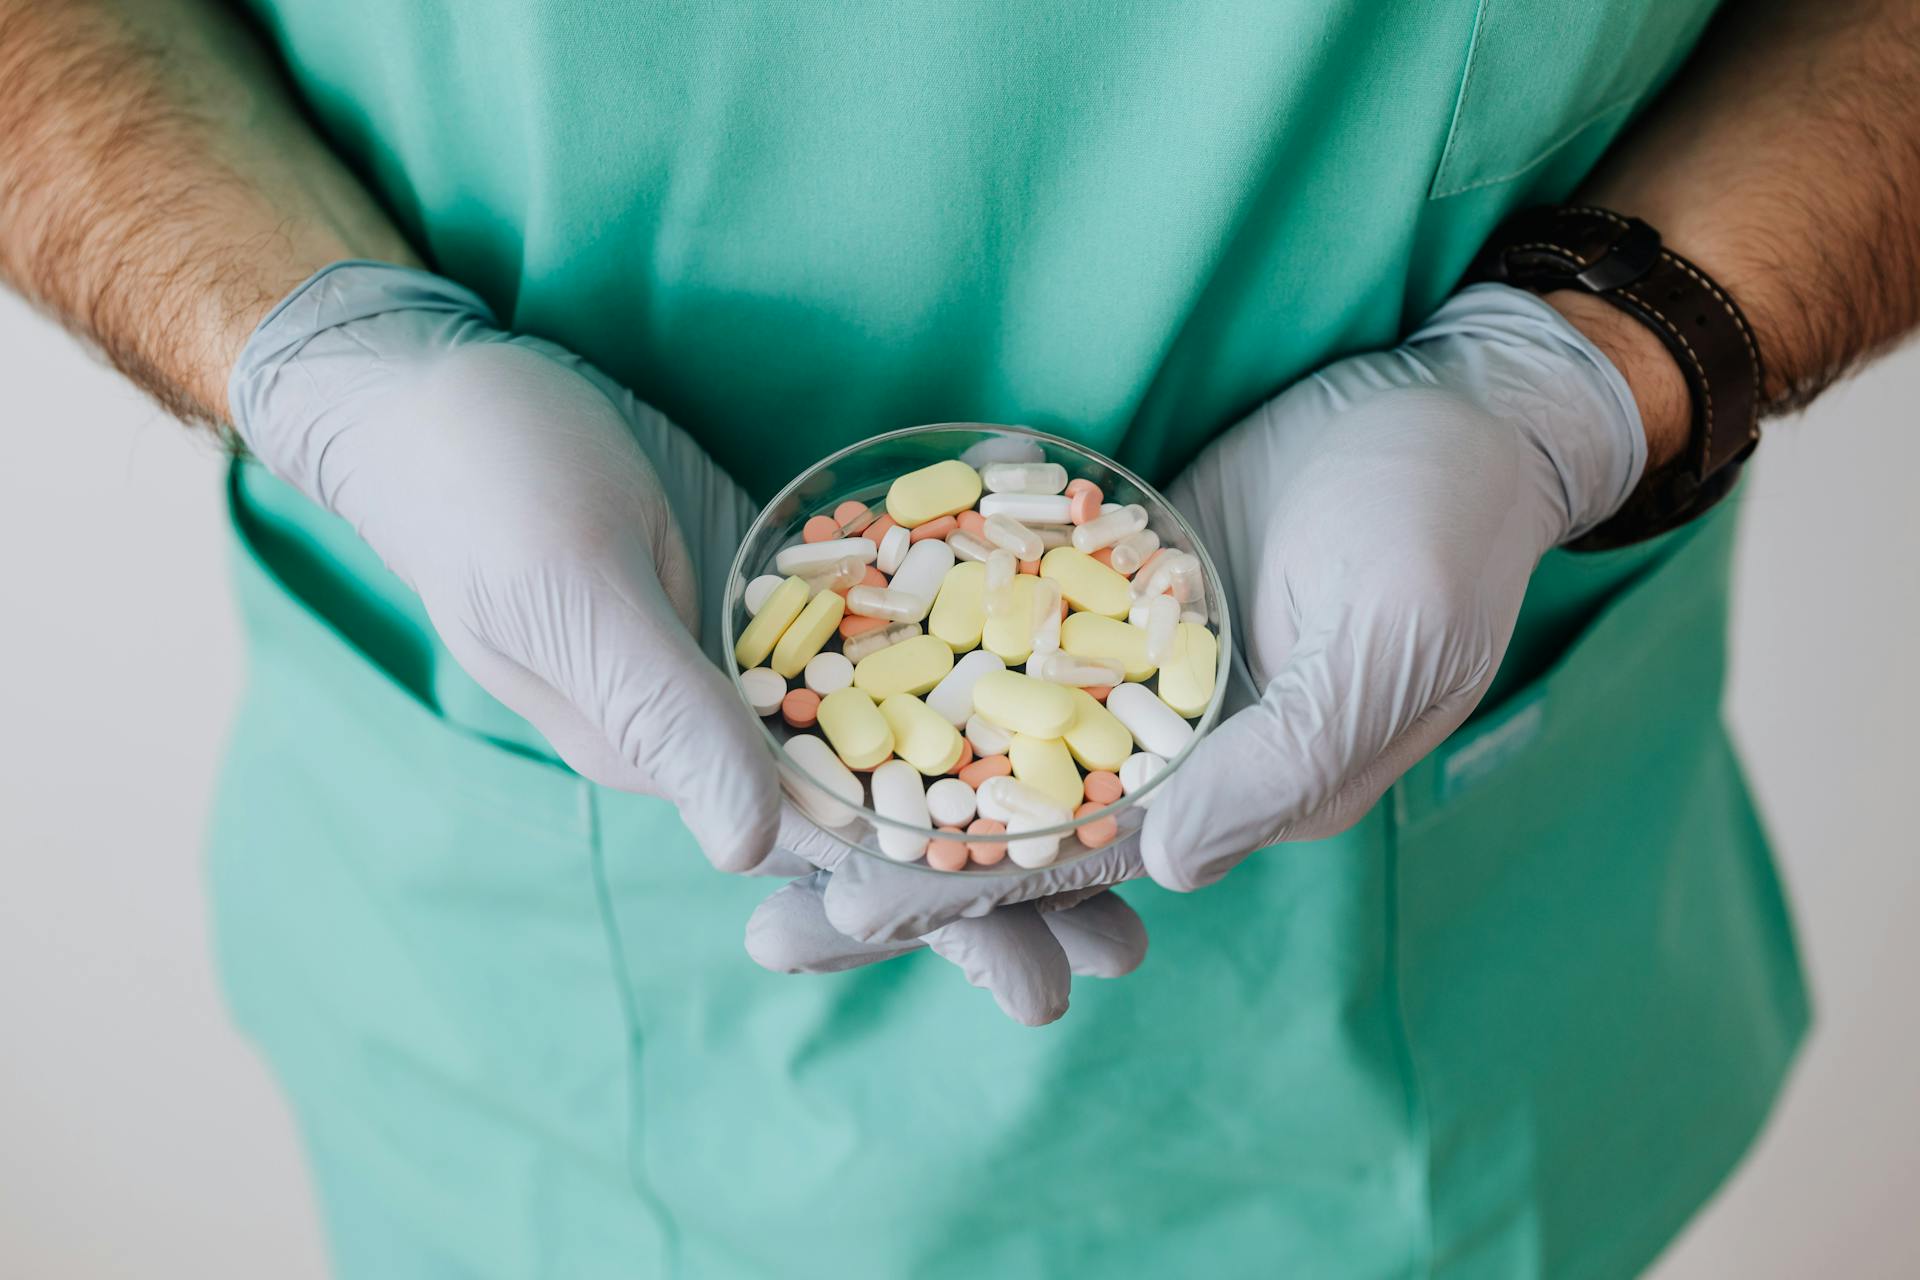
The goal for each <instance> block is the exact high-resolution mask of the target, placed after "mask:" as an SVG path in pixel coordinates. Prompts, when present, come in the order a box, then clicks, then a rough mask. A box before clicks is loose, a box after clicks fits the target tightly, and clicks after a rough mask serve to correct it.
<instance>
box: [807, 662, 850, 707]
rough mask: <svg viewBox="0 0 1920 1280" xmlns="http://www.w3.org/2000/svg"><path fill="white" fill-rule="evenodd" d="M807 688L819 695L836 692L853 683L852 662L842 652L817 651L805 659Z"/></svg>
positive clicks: (824, 695)
mask: <svg viewBox="0 0 1920 1280" xmlns="http://www.w3.org/2000/svg"><path fill="white" fill-rule="evenodd" d="M804 678H805V680H806V682H807V688H809V689H811V690H813V691H814V692H815V693H817V694H819V695H820V696H821V697H823V698H824V697H826V696H827V695H828V694H830V693H838V692H840V691H841V690H842V689H844V688H846V687H847V686H848V685H850V684H852V683H853V664H852V663H851V662H849V661H847V655H846V654H844V653H819V654H815V655H814V656H813V657H812V658H810V659H808V661H807V669H806V671H805V673H804Z"/></svg>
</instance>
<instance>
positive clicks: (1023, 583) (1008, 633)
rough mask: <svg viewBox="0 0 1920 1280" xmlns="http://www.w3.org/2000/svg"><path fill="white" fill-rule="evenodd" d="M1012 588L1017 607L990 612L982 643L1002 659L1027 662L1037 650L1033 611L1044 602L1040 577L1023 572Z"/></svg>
mask: <svg viewBox="0 0 1920 1280" xmlns="http://www.w3.org/2000/svg"><path fill="white" fill-rule="evenodd" d="M985 581H986V566H984V565H982V566H981V582H982V583H983V584H984V583H985ZM1008 590H1010V591H1012V592H1013V607H1012V608H1010V609H1008V610H1007V611H1006V612H1005V613H1001V614H990V615H988V617H987V622H986V626H985V627H984V628H983V629H982V630H981V633H980V643H981V645H982V646H983V647H984V648H985V649H986V650H987V651H988V652H989V653H993V654H995V655H997V656H998V657H999V658H1000V660H1001V661H1002V662H1008V663H1019V662H1025V661H1026V660H1027V655H1028V654H1030V653H1032V652H1033V621H1034V619H1033V615H1034V610H1035V609H1037V608H1038V607H1039V604H1040V579H1038V578H1036V577H1034V576H1033V575H1032V574H1030V573H1023V574H1019V575H1017V576H1016V577H1015V578H1014V580H1013V581H1012V582H1011V583H1010V584H1008Z"/></svg>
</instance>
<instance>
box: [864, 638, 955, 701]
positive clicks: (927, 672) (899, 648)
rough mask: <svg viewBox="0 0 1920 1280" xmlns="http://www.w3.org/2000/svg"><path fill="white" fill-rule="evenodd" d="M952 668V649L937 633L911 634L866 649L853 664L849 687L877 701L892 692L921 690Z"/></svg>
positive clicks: (886, 697)
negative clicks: (876, 648) (873, 649)
mask: <svg viewBox="0 0 1920 1280" xmlns="http://www.w3.org/2000/svg"><path fill="white" fill-rule="evenodd" d="M951 670H953V650H951V649H949V648H947V642H946V641H944V640H942V639H941V638H940V637H939V636H915V637H913V639H911V640H902V641H901V642H900V643H899V644H895V645H888V646H887V647H886V648H884V649H882V650H881V651H880V652H878V653H870V654H868V655H867V656H866V657H864V658H862V659H860V661H859V662H857V663H855V664H854V667H853V687H854V688H856V689H859V690H860V691H861V692H863V693H865V694H866V695H867V696H868V697H870V698H873V699H875V700H876V701H879V702H885V701H886V700H887V699H888V698H891V697H892V696H893V695H894V694H896V693H925V692H926V691H927V690H929V689H931V688H933V686H935V685H937V684H939V683H940V678H941V677H942V676H944V675H946V674H947V672H949V671H951Z"/></svg>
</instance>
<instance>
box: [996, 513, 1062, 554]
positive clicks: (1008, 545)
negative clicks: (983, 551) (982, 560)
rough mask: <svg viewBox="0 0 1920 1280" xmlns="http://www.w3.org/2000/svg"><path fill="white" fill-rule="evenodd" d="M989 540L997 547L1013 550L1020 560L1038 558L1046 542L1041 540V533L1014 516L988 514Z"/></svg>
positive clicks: (1044, 548)
mask: <svg viewBox="0 0 1920 1280" xmlns="http://www.w3.org/2000/svg"><path fill="white" fill-rule="evenodd" d="M984 532H985V533H986V535H987V541H988V542H991V543H992V544H993V545H994V546H996V547H1004V548H1005V549H1006V550H1008V551H1011V552H1013V554H1014V556H1015V558H1017V559H1020V560H1038V559H1039V558H1040V554H1041V552H1043V551H1045V550H1046V549H1047V548H1046V544H1045V543H1043V542H1041V541H1040V535H1039V534H1037V533H1035V532H1034V531H1033V530H1031V529H1029V528H1027V526H1025V525H1023V524H1021V523H1020V522H1019V521H1018V520H1015V519H1014V518H1013V517H1012V516H988V517H987V524H986V529H985V531H984Z"/></svg>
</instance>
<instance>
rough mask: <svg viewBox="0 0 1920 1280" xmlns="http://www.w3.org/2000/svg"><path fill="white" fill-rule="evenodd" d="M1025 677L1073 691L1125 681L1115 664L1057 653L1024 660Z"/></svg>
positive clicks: (1121, 669) (1124, 674) (1119, 668)
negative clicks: (1071, 688)
mask: <svg viewBox="0 0 1920 1280" xmlns="http://www.w3.org/2000/svg"><path fill="white" fill-rule="evenodd" d="M1056 616H1057V615H1056ZM1027 674H1028V675H1030V676H1032V677H1034V678H1035V679H1037V680H1045V681H1048V682H1049V683H1052V684H1065V685H1072V686H1073V687H1075V688H1077V689H1092V688H1098V687H1099V686H1101V685H1114V684H1119V683H1121V682H1122V681H1123V680H1125V679H1126V678H1127V673H1126V671H1125V670H1124V669H1123V668H1122V667H1121V666H1120V665H1119V664H1118V663H1114V662H1108V661H1106V660H1105V659H1102V658H1078V657H1075V656H1074V655H1073V654H1071V653H1063V652H1062V651H1060V650H1059V649H1055V650H1053V651H1052V652H1050V653H1036V654H1034V655H1033V656H1032V657H1031V658H1028V659H1027Z"/></svg>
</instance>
